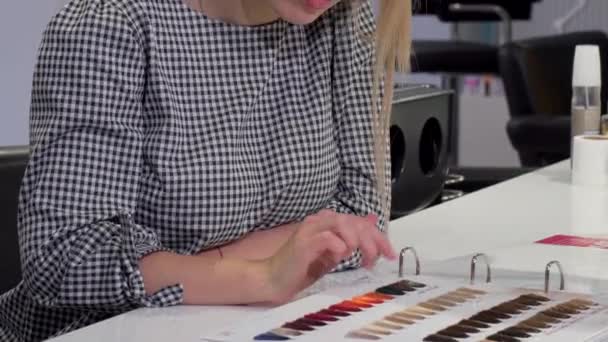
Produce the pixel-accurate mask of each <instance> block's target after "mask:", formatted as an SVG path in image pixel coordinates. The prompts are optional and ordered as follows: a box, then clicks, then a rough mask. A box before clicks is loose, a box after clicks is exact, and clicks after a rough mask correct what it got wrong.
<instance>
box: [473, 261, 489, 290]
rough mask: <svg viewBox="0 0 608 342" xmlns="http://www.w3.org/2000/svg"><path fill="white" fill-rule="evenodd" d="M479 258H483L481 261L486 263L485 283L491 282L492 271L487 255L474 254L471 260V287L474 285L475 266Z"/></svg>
mask: <svg viewBox="0 0 608 342" xmlns="http://www.w3.org/2000/svg"><path fill="white" fill-rule="evenodd" d="M479 258H483V261H484V262H485V263H486V283H491V282H492V269H491V268H490V260H489V259H488V256H487V255H485V254H483V253H479V254H475V255H474V256H473V258H472V259H471V285H473V284H475V268H476V266H477V262H478V261H479Z"/></svg>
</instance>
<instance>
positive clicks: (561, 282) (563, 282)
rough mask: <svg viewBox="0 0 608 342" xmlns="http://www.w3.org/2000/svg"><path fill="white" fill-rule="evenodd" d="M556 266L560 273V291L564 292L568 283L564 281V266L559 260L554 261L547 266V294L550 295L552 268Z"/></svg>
mask: <svg viewBox="0 0 608 342" xmlns="http://www.w3.org/2000/svg"><path fill="white" fill-rule="evenodd" d="M554 265H555V266H557V269H558V271H559V290H560V291H564V290H565V289H566V281H565V279H564V269H563V268H562V264H561V263H560V262H559V261H557V260H553V261H551V262H549V263H548V264H547V267H545V293H549V282H550V281H551V267H552V266H554Z"/></svg>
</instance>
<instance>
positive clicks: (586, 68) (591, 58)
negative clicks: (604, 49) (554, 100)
mask: <svg viewBox="0 0 608 342" xmlns="http://www.w3.org/2000/svg"><path fill="white" fill-rule="evenodd" d="M572 85H573V86H575V87H601V86H602V62H601V59H600V48H599V46H597V45H578V46H577V47H576V53H575V55H574V70H573V73H572Z"/></svg>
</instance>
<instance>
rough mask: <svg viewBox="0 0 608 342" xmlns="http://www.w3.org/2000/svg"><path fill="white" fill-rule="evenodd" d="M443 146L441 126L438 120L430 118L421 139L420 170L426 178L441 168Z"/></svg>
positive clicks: (423, 129)
mask: <svg viewBox="0 0 608 342" xmlns="http://www.w3.org/2000/svg"><path fill="white" fill-rule="evenodd" d="M442 144H443V135H442V133H441V125H440V124H439V121H438V120H437V119H436V118H430V119H428V120H427V122H426V123H425V124H424V127H423V128H422V136H421V137H420V156H419V157H420V169H421V170H422V173H424V174H425V175H426V176H431V175H433V173H435V171H436V170H437V167H438V166H439V157H440V155H441V148H442Z"/></svg>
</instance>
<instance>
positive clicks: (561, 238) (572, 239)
mask: <svg viewBox="0 0 608 342" xmlns="http://www.w3.org/2000/svg"><path fill="white" fill-rule="evenodd" d="M536 243H542V244H546V245H558V246H574V247H595V248H603V249H608V239H599V238H586V237H582V236H573V235H553V236H551V237H548V238H546V239H543V240H540V241H536Z"/></svg>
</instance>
